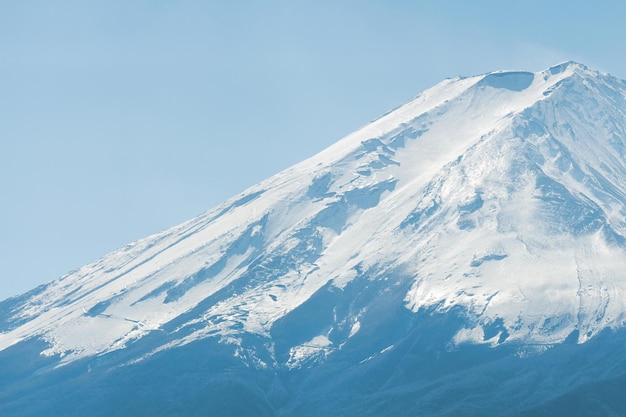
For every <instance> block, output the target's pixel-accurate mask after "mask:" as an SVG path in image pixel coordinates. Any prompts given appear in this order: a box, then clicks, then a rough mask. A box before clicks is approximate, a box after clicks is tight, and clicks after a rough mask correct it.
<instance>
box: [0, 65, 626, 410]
mask: <svg viewBox="0 0 626 417" xmlns="http://www.w3.org/2000/svg"><path fill="white" fill-rule="evenodd" d="M625 157H626V82H624V81H622V80H619V79H616V78H614V77H612V76H610V75H608V74H603V73H600V72H597V71H593V70H590V69H588V68H587V67H585V66H583V65H581V64H577V63H573V62H567V63H563V64H560V65H557V66H555V67H552V68H549V69H547V70H545V71H541V72H537V73H532V72H523V71H499V72H493V73H489V74H486V75H480V76H473V77H460V78H454V79H448V80H445V81H443V82H441V83H439V84H437V85H436V86H434V87H432V88H430V89H428V90H426V91H424V92H422V93H420V94H419V95H418V96H416V97H415V98H414V99H413V100H411V101H410V102H408V103H407V104H405V105H403V106H401V107H398V108H397V109H395V110H393V111H391V112H389V113H387V114H385V115H383V116H382V117H380V118H379V119H377V120H375V121H373V122H372V123H370V124H368V125H366V126H364V127H363V128H361V129H359V130H357V131H356V132H354V133H352V134H350V135H348V136H347V137H345V138H344V139H342V140H340V141H339V142H337V143H336V144H334V145H333V146H331V147H329V148H328V149H326V150H324V151H322V152H321V153H319V154H317V155H315V156H313V157H312V158H310V159H308V160H305V161H303V162H302V163H300V164H297V165H295V166H293V167H291V168H288V169H286V170H285V171H283V172H280V173H278V174H276V175H274V176H273V177H271V178H269V179H267V180H265V181H263V182H261V183H259V184H257V185H255V186H253V187H251V188H249V189H247V190H245V191H244V192H242V193H241V194H239V195H237V196H235V197H233V198H232V199H230V200H228V201H226V202H224V203H223V204H221V205H219V206H217V207H215V208H214V209H212V210H209V211H208V212H206V213H204V214H202V215H200V216H198V217H196V218H194V219H192V220H190V221H188V222H186V223H183V224H181V225H178V226H175V227H173V228H171V229H169V230H166V231H164V232H161V233H157V234H155V235H152V236H149V237H147V238H145V239H142V240H139V241H137V242H134V243H132V244H129V245H127V246H125V247H123V248H120V249H119V250H117V251H115V252H112V253H110V254H108V255H106V256H104V257H102V258H101V259H98V260H96V261H95V262H93V263H91V264H88V265H86V266H84V267H82V268H80V269H78V270H76V271H73V272H71V273H68V274H67V275H65V276H63V277H61V278H60V279H58V280H56V281H53V282H50V283H49V284H46V285H43V286H40V287H38V288H36V289H34V290H32V291H30V292H28V293H26V294H23V295H21V296H18V297H13V298H10V299H7V300H5V301H3V302H1V303H0V381H1V382H0V384H1V387H2V389H1V390H0V415H2V416H35V415H43V414H45V415H49V416H57V415H58V416H84V415H90V416H110V415H117V416H127V415H128V416H130V415H132V416H135V415H150V416H159V415H163V416H174V415H185V416H195V415H198V416H199V415H219V416H248V415H250V416H253V415H254V416H385V415H396V416H422V415H423V416H526V415H527V416H531V415H532V416H538V415H546V416H548V415H568V416H575V415H580V416H583V415H585V416H587V415H601V416H604V415H606V416H613V415H625V414H626V400H624V399H623V397H622V392H623V390H624V388H625V387H626V351H624V349H623V346H624V343H625V342H626V331H625V327H624V325H625V324H626V191H625V190H626V159H625Z"/></svg>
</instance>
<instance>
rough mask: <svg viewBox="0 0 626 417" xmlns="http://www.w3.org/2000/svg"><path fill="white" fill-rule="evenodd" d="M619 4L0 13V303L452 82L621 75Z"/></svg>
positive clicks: (623, 29)
mask: <svg viewBox="0 0 626 417" xmlns="http://www.w3.org/2000/svg"><path fill="white" fill-rule="evenodd" d="M624 16H626V2H621V1H604V2H582V1H579V2H577V1H569V2H564V1H546V0H544V1H535V0H526V1H523V2H506V1H479V0H475V1H471V2H468V1H460V0H459V1H445V0H440V1H428V0H425V1H390V0H387V1H367V0H364V1H341V0H334V1H325V0H321V1H320V0H318V1H310V2H298V1H294V0H292V1H271V0H270V1H256V2H252V1H237V0H233V1H209V0H206V1H162V0H144V1H142V0H133V1H128V0H104V1H97V0H96V1H83V0H76V1H67V0H57V1H49V0H42V1H31V0H20V1H11V0H0V191H1V197H0V260H1V265H2V269H1V275H0V299H4V298H6V297H9V296H12V295H16V294H18V293H21V292H24V291H27V290H29V289H31V288H34V287H35V286H37V285H39V284H41V283H45V282H48V281H50V280H53V279H55V278H57V277H59V276H61V275H63V274H64V273H65V272H68V271H70V270H72V269H75V268H78V267H80V266H82V265H84V264H86V263H88V262H90V261H92V260H95V259H97V258H98V257H100V256H102V255H104V254H106V253H107V252H110V251H112V250H114V249H116V248H117V247H120V246H122V245H124V244H126V243H130V242H131V241H133V240H136V239H139V238H141V237H144V236H147V235H149V234H151V233H154V232H158V231H160V230H163V229H165V228H167V227H170V226H173V225H175V224H178V223H180V222H182V221H184V220H187V219H190V218H192V217H194V216H195V215H197V214H200V213H201V212H203V211H205V210H208V209H209V208H211V207H213V206H214V205H216V204H217V203H219V202H221V201H223V200H225V199H226V198H228V197H230V196H233V195H234V194H237V193H238V192H240V191H242V190H244V189H245V188H247V187H248V186H250V185H252V184H255V183H257V182H259V181H261V180H263V179H264V178H267V177H269V176H270V175H272V174H274V173H276V172H278V171H280V170H282V169H284V168H286V167H288V166H290V165H292V164H294V163H296V162H299V161H300V160H303V159H305V158H307V157H308V156H311V155H313V154H315V153H317V152H318V151H320V150H322V149H323V148H325V147H326V146H328V145H330V144H331V143H333V142H335V141H337V140H339V139H341V138H342V137H343V136H345V135H346V134H348V133H350V132H351V131H353V130H355V129H357V128H359V127H360V126H362V125H364V124H366V123H368V122H369V121H370V120H372V119H374V118H376V117H377V116H379V115H380V114H382V113H384V112H385V111H387V110H389V109H390V108H393V107H396V106H397V105H400V104H402V103H404V102H406V101H407V100H409V99H410V98H411V97H413V96H414V95H416V94H417V93H419V92H420V91H421V90H423V89H425V88H427V87H430V86H431V85H433V84H435V83H437V82H439V81H441V80H443V79H444V78H446V77H454V76H457V75H475V74H481V73H485V72H489V71H494V70H499V69H525V70H532V71H536V70H541V69H545V68H547V67H549V66H551V65H554V64H556V63H558V62H561V61H565V60H574V61H578V62H581V63H584V64H586V65H587V66H589V67H591V68H594V69H598V70H601V71H606V72H609V73H611V74H613V75H616V76H618V77H620V78H626V54H624V41H625V40H626V25H625V24H624V22H623V19H624Z"/></svg>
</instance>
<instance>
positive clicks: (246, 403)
mask: <svg viewBox="0 0 626 417" xmlns="http://www.w3.org/2000/svg"><path fill="white" fill-rule="evenodd" d="M424 315H425V317H423V318H424V320H421V319H420V318H419V317H416V316H415V315H401V316H400V317H398V318H397V320H399V321H397V323H400V321H402V320H411V321H412V325H413V326H412V327H407V328H411V330H410V331H407V333H406V334H405V337H403V338H402V339H401V341H400V343H398V344H397V346H394V347H393V348H392V349H390V350H388V351H386V352H384V353H380V354H378V355H374V356H373V357H371V358H365V359H366V360H359V361H355V359H354V358H358V357H360V356H359V355H362V354H364V353H365V350H364V349H367V342H366V341H365V340H361V341H355V343H353V344H350V343H349V344H346V346H345V349H342V350H341V351H338V352H336V353H335V354H334V355H331V356H330V357H328V359H327V361H326V362H325V363H323V364H318V365H317V366H314V367H311V368H309V369H298V370H288V369H279V370H269V369H267V370H255V369H252V368H248V367H245V366H244V365H242V362H241V361H240V360H239V359H238V358H235V357H234V356H233V346H230V345H224V344H220V343H218V342H217V341H216V340H214V339H207V340H204V341H197V342H194V343H191V344H189V345H186V346H183V347H180V348H177V349H172V350H168V351H164V352H162V353H159V354H156V355H154V356H152V357H150V358H148V359H146V360H143V361H141V362H138V363H136V364H133V365H125V366H119V365H120V364H122V363H125V362H126V361H127V360H128V356H127V355H130V354H131V352H132V349H130V350H129V351H128V352H124V353H123V354H121V353H118V354H115V353H113V354H109V355H105V356H102V357H99V358H97V359H92V360H89V361H87V360H85V361H80V362H76V363H72V364H70V365H67V366H65V367H62V368H59V369H46V368H41V367H40V366H41V365H48V366H49V364H43V363H41V362H37V361H34V360H33V358H37V357H38V356H34V353H35V351H36V350H37V348H38V347H40V346H37V345H36V343H37V342H30V349H29V348H28V346H29V344H26V345H25V344H21V345H19V346H21V348H20V349H19V351H18V350H16V351H15V352H13V355H12V356H11V361H10V362H6V361H5V362H3V363H2V365H3V367H4V368H3V369H5V370H9V371H10V372H8V373H4V372H3V374H5V375H12V376H13V377H12V378H11V379H10V380H9V381H6V380H5V381H3V389H2V392H1V393H0V415H2V416H6V417H13V416H16V417H17V416H20V417H27V416H40V415H46V416H85V415H89V416H112V415H115V416H138V415H149V416H226V417H227V416H233V417H234V416H238V417H242V416H277V417H278V416H280V417H287V416H299V417H303V416H355V417H356V416H360V417H362V416H372V417H373V416H385V415H394V416H481V417H484V416H516V417H526V416H555V415H567V416H590V415H593V416H621V415H626V400H625V399H624V396H623V390H624V388H626V354H625V353H624V350H623V346H624V345H625V343H626V331H624V330H621V331H618V332H613V331H606V332H605V333H604V334H601V335H599V336H598V337H596V338H594V339H593V340H591V341H590V342H588V343H586V344H583V345H574V344H569V345H568V344H563V345H559V346H555V347H553V348H551V349H548V350H547V351H546V352H543V353H539V352H538V349H536V348H535V349H531V350H534V352H532V351H529V350H528V349H526V350H527V353H526V354H525V357H520V354H519V352H520V349H521V348H520V347H519V346H518V347H511V346H507V347H498V348H489V347H485V346H461V347H452V346H451V345H450V344H449V343H448V344H446V340H450V334H451V333H453V332H454V331H455V329H458V328H459V326H461V325H462V319H461V317H460V316H456V315H454V314H448V315H426V314H424ZM418 316H419V315H418ZM426 316H427V317H426ZM426 318H427V319H428V320H426ZM406 324H409V323H408V322H407V323H406ZM370 336H371V339H370V342H369V346H370V347H371V346H374V345H375V344H376V343H377V340H376V338H375V336H374V335H370ZM357 342H358V343H357ZM142 343H147V341H146V340H144V341H143V342H142ZM25 346H26V347H25ZM144 347H145V346H144ZM38 360H42V359H38ZM359 362H360V363H359ZM11 364H13V365H11ZM28 368H30V372H31V374H30V376H29V377H27V378H25V376H26V373H27V372H28V371H27V369H28ZM35 369H39V370H38V371H35Z"/></svg>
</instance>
